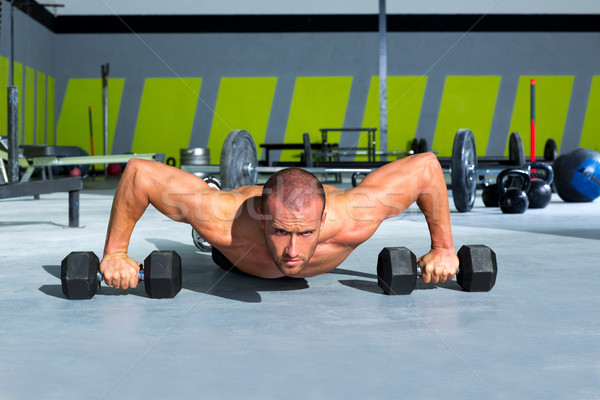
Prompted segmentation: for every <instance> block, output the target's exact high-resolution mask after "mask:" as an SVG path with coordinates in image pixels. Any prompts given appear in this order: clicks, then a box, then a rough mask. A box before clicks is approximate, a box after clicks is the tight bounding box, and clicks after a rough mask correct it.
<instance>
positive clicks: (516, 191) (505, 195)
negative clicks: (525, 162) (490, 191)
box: [496, 168, 531, 214]
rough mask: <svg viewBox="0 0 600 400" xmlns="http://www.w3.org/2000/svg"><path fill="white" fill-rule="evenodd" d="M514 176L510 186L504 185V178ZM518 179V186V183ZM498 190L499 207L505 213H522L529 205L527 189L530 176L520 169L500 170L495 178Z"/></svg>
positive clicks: (529, 184)
mask: <svg viewBox="0 0 600 400" xmlns="http://www.w3.org/2000/svg"><path fill="white" fill-rule="evenodd" d="M509 177H514V178H515V179H512V182H513V183H512V186H510V187H504V182H503V181H504V179H505V178H509ZM519 181H520V185H519V186H514V185H518V184H519V183H518V182H519ZM496 184H497V185H498V190H499V191H500V201H499V204H500V209H501V210H502V212H503V213H505V214H522V213H524V212H525V210H527V208H528V207H529V199H528V198H527V191H529V187H530V186H531V178H530V177H529V174H528V173H527V172H526V171H523V170H522V169H516V168H511V169H505V170H504V171H502V172H500V174H499V175H498V178H497V179H496Z"/></svg>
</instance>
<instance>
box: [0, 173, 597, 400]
mask: <svg viewBox="0 0 600 400" xmlns="http://www.w3.org/2000/svg"><path fill="white" fill-rule="evenodd" d="M113 188H114V181H111V182H108V184H106V183H104V182H102V181H101V180H96V181H88V182H86V189H85V190H84V191H83V192H82V195H81V224H82V225H85V227H83V228H80V229H66V228H64V226H65V225H66V224H67V215H68V214H67V194H66V193H57V194H53V195H44V196H42V198H41V199H40V200H31V199H17V200H9V201H2V202H0V246H2V247H1V250H2V261H1V263H0V288H1V291H0V299H1V304H2V307H1V308H0V398H2V399H31V398H41V399H61V400H62V399H124V398H130V399H141V398H143V399H158V398H170V399H233V398H242V399H281V398H287V399H384V398H392V397H394V398H410V399H477V400H483V399H507V400H508V399H544V400H548V399H598V398H600V312H599V310H600V291H599V289H598V282H599V281H600V265H599V263H600V262H599V259H600V247H599V244H600V201H596V202H594V203H586V204H566V203H563V202H562V201H561V200H560V199H559V198H558V197H555V198H554V199H553V201H552V203H551V204H550V205H549V206H548V208H546V209H544V210H529V211H528V212H527V213H526V214H524V215H502V214H501V213H500V211H499V210H498V209H489V208H484V207H483V204H482V203H481V200H480V199H478V201H477V203H476V206H475V208H474V209H473V211H472V212H470V213H466V214H459V213H453V215H452V218H453V230H454V236H455V244H456V246H457V249H458V247H460V245H461V244H468V243H484V244H487V245H489V246H490V247H492V248H493V249H494V250H495V252H496V253H497V257H498V263H499V273H498V279H497V283H496V286H495V287H494V289H493V290H492V291H491V292H489V293H466V292H462V291H460V290H459V287H458V285H457V284H456V283H454V282H451V283H446V284H442V285H425V284H419V286H418V290H416V291H415V292H413V293H412V294H411V295H409V296H386V295H383V294H381V291H380V290H379V288H378V286H377V283H376V276H375V274H376V268H375V267H376V258H377V254H378V253H379V251H380V250H381V248H382V247H384V246H397V245H403V246H407V247H409V248H411V249H412V250H413V251H414V252H415V253H417V254H418V255H420V254H423V253H424V252H426V251H427V249H428V245H429V238H428V232H427V229H426V226H425V223H424V219H423V217H422V215H421V214H420V213H419V212H418V210H416V209H414V208H411V209H410V210H409V211H408V212H407V213H405V214H403V215H402V216H400V217H398V218H395V219H394V220H389V221H386V222H385V223H384V224H383V225H382V226H381V229H380V230H379V231H378V232H377V233H376V234H375V235H374V236H373V237H372V238H371V239H370V240H369V241H368V242H366V243H365V244H364V245H362V246H361V247H359V248H358V249H357V250H356V251H355V252H354V253H353V255H352V256H350V257H349V258H348V259H347V260H346V261H345V262H344V263H343V264H342V265H341V266H340V268H339V269H338V270H336V271H335V273H331V274H327V275H322V276H318V277H315V278H310V279H306V280H304V279H300V280H297V279H278V280H264V279H258V278H252V277H247V276H241V275H236V274H233V273H230V274H227V273H225V272H224V271H223V270H221V269H220V268H219V267H217V266H215V265H214V264H213V262H212V260H211V258H210V257H209V256H208V255H206V254H202V253H199V252H198V251H197V250H196V248H195V247H194V245H193V244H192V241H191V235H190V228H189V227H188V226H185V225H182V224H179V223H175V222H172V221H169V220H168V219H166V218H165V217H163V216H162V215H160V214H159V213H158V212H157V211H155V210H154V209H149V210H148V212H147V213H146V214H145V215H144V216H143V218H142V219H141V221H140V222H139V224H138V226H137V227H136V229H135V231H134V234H133V238H132V242H131V247H130V255H131V256H132V257H134V258H135V259H138V260H143V258H145V256H146V255H147V254H148V253H150V252H151V251H152V250H154V249H157V248H158V249H174V250H176V251H177V252H178V253H179V254H180V255H181V256H182V260H183V264H184V267H183V273H184V275H183V290H182V291H181V292H180V293H179V294H178V295H177V297H175V298H174V299H168V300H156V299H150V298H148V297H146V295H145V292H144V290H143V288H142V287H141V286H140V287H138V288H137V289H135V290H129V291H127V292H122V291H116V290H114V289H110V288H103V289H102V290H101V292H100V293H99V294H98V295H96V296H95V297H94V298H93V299H92V300H89V301H69V300H67V299H65V298H64V297H63V295H62V292H61V287H60V261H61V260H62V259H63V258H64V257H65V256H66V255H67V254H68V253H69V252H71V251H73V250H93V251H94V252H96V253H97V254H98V255H101V254H102V248H103V241H104V235H105V230H106V225H107V219H108V215H109V210H110V204H111V201H112V193H113Z"/></svg>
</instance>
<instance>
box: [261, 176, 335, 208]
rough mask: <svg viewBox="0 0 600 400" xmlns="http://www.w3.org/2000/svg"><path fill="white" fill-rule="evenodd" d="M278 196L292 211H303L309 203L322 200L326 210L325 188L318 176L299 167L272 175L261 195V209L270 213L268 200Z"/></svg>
mask: <svg viewBox="0 0 600 400" xmlns="http://www.w3.org/2000/svg"><path fill="white" fill-rule="evenodd" d="M272 196H277V197H278V199H281V200H282V201H283V205H284V206H285V207H286V208H287V209H289V210H292V211H301V210H303V209H305V208H306V207H307V206H308V205H309V204H312V203H314V202H315V201H320V202H321V204H322V205H323V208H322V209H321V212H322V211H323V210H325V190H324V189H323V185H322V184H321V182H319V180H318V179H317V177H316V176H314V175H313V174H311V173H310V172H307V171H305V170H303V169H299V168H287V169H284V170H281V171H279V172H277V173H275V174H274V175H272V176H271V177H270V178H269V180H267V182H266V183H265V186H264V187H263V191H262V197H261V209H262V210H263V212H266V213H269V211H267V210H268V207H267V201H268V199H269V198H270V197H272Z"/></svg>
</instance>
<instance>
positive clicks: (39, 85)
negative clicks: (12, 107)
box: [35, 71, 48, 144]
mask: <svg viewBox="0 0 600 400" xmlns="http://www.w3.org/2000/svg"><path fill="white" fill-rule="evenodd" d="M35 98H36V111H35V143H36V144H48V143H46V137H45V136H46V132H45V127H46V75H45V74H43V73H41V72H39V71H38V72H37V79H36V97H35Z"/></svg>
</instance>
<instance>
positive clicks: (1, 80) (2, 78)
mask: <svg viewBox="0 0 600 400" xmlns="http://www.w3.org/2000/svg"><path fill="white" fill-rule="evenodd" d="M7 86H8V58H6V57H2V56H0V88H2V92H0V110H1V111H0V135H6V134H7V130H6V127H7V125H6V124H7V115H6V114H7V113H6V109H7V106H8V104H7V99H6V87H7Z"/></svg>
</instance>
